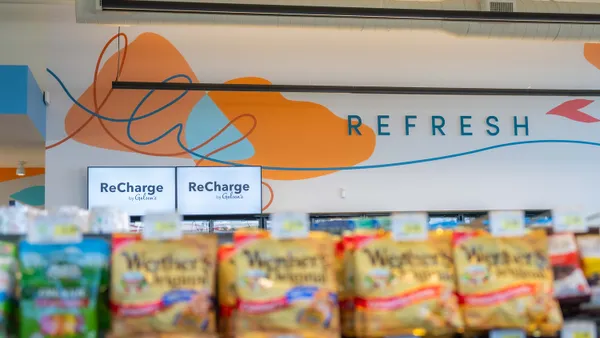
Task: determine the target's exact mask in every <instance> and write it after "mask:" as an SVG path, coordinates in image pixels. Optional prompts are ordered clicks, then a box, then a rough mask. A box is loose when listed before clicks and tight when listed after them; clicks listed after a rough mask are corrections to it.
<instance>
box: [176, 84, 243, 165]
mask: <svg viewBox="0 0 600 338" xmlns="http://www.w3.org/2000/svg"><path fill="white" fill-rule="evenodd" d="M227 123H229V119H228V118H227V116H225V114H223V112H222V111H221V109H219V107H217V105H216V104H215V103H214V101H213V100H212V99H211V98H210V96H208V95H204V97H203V98H202V99H201V100H200V101H199V102H198V103H197V104H196V106H194V109H192V112H191V113H190V115H189V117H188V120H187V122H186V124H185V138H186V143H187V147H188V148H189V149H192V148H194V147H195V146H197V145H199V144H202V143H203V142H205V141H206V140H208V139H209V138H211V137H212V136H214V135H215V134H216V133H218V132H219V130H221V128H223V127H225V126H226V125H227ZM241 137H242V134H241V133H240V131H239V130H238V129H237V128H236V127H235V126H234V125H231V126H229V127H227V129H225V131H223V133H222V134H221V135H219V136H217V137H216V138H215V139H214V140H212V141H211V142H209V143H208V144H206V145H204V146H203V147H201V148H199V149H197V150H196V151H194V152H195V153H197V154H201V155H206V154H208V153H210V152H211V151H213V150H215V149H218V148H220V147H222V146H224V145H226V144H228V143H231V142H234V141H236V140H238V139H240V138H241ZM252 156H254V147H253V146H252V143H250V141H248V139H244V140H242V141H241V142H239V143H236V144H234V145H233V146H231V147H228V148H226V149H223V150H221V151H219V152H218V153H215V154H213V155H211V157H212V158H215V159H218V160H221V161H236V160H245V159H248V158H250V157H252ZM194 158H195V159H199V158H200V157H198V156H194Z"/></svg>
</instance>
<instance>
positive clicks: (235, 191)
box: [188, 181, 250, 200]
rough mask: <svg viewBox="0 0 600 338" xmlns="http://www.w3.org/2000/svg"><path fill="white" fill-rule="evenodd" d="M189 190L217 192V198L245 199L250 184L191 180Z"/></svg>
mask: <svg viewBox="0 0 600 338" xmlns="http://www.w3.org/2000/svg"><path fill="white" fill-rule="evenodd" d="M188 191H189V192H200V193H201V192H205V191H207V192H210V193H214V194H215V198H216V199H218V200H241V199H244V193H246V192H248V191H250V185H249V184H241V183H235V184H233V183H229V184H227V183H219V182H217V181H210V182H206V183H204V184H202V183H196V182H190V183H189V184H188Z"/></svg>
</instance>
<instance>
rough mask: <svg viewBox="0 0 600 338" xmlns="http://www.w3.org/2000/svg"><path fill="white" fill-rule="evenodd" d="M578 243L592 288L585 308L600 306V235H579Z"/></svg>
mask: <svg viewBox="0 0 600 338" xmlns="http://www.w3.org/2000/svg"><path fill="white" fill-rule="evenodd" d="M577 245H578V246H579V252H580V254H581V261H582V263H583V264H582V265H583V273H584V275H585V277H586V278H587V281H588V283H589V285H590V288H591V293H592V297H591V299H590V302H589V303H587V304H583V305H582V308H584V309H598V308H600V235H591V234H590V235H580V236H577Z"/></svg>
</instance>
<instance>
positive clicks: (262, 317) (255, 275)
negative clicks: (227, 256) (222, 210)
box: [234, 231, 340, 337]
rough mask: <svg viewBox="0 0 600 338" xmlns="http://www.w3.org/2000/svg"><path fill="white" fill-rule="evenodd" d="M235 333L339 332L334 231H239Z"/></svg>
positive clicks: (321, 334)
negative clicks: (303, 234) (279, 234)
mask: <svg viewBox="0 0 600 338" xmlns="http://www.w3.org/2000/svg"><path fill="white" fill-rule="evenodd" d="M234 241H235V246H236V251H237V255H236V261H235V264H236V279H237V280H236V288H237V292H238V297H239V307H238V312H237V320H236V322H237V325H236V332H238V333H240V334H242V333H243V335H244V336H245V335H247V334H250V335H252V334H257V332H262V333H264V334H277V333H279V334H294V335H302V336H304V337H306V336H307V335H312V336H315V337H316V336H319V337H321V336H334V335H337V336H338V337H339V333H340V331H339V329H340V328H339V314H338V303H337V279H336V271H335V252H334V250H335V248H334V245H335V244H334V242H333V241H332V238H331V236H330V235H328V234H325V233H318V232H311V234H310V237H309V238H303V239H288V240H277V239H273V238H271V237H270V235H269V233H268V232H265V231H253V232H246V231H238V232H236V233H235V234H234Z"/></svg>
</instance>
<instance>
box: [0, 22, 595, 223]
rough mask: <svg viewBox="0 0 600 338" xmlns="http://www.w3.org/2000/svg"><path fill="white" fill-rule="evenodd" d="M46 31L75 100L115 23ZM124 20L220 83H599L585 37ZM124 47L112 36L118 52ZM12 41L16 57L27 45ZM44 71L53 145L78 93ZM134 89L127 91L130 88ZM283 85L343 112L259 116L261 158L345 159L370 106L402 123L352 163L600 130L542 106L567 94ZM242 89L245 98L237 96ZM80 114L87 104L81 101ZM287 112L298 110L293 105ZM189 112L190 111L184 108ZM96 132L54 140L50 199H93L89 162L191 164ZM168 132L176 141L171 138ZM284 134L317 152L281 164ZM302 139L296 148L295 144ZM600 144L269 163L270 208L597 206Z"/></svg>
mask: <svg viewBox="0 0 600 338" xmlns="http://www.w3.org/2000/svg"><path fill="white" fill-rule="evenodd" d="M66 12H68V13H67V14H65V15H70V16H71V22H73V21H74V13H73V12H72V11H70V10H67V11H66ZM20 25H22V24H20V23H12V22H8V23H5V22H0V28H2V29H0V32H2V33H0V42H2V43H3V45H6V44H7V43H8V44H9V45H15V44H16V45H17V46H15V48H16V49H14V50H19V51H20V52H19V53H23V52H29V51H30V52H33V53H36V52H37V51H38V50H39V49H35V48H39V46H36V47H31V45H30V44H29V43H22V42H19V41H20V40H19V41H16V40H15V39H13V38H10V34H7V33H5V32H6V28H8V29H15V28H18V27H21V26H20ZM44 30H46V32H45V34H46V36H48V39H49V40H48V41H46V42H45V43H44V44H43V49H44V51H43V52H41V54H40V55H43V56H44V59H45V60H47V61H46V64H47V66H48V67H49V68H51V69H52V70H53V71H54V72H56V73H57V74H58V75H59V77H60V78H61V80H62V81H64V83H65V85H66V86H67V87H68V89H69V90H70V91H71V93H72V94H73V96H74V97H75V98H79V97H80V96H81V95H82V94H83V93H84V91H85V90H86V89H87V88H88V87H89V86H90V85H91V83H92V79H93V69H94V66H95V63H96V58H97V56H98V54H99V52H100V50H101V49H102V46H103V45H104V43H105V42H106V41H107V40H108V39H109V38H110V37H111V36H112V35H113V34H115V33H116V28H115V27H101V26H93V25H75V24H71V23H47V24H46V25H45V26H44ZM123 31H124V32H125V33H127V34H128V37H129V40H130V43H131V42H132V41H133V40H134V39H135V38H136V37H137V36H138V34H139V33H140V32H144V31H151V32H155V33H158V34H160V35H161V36H162V37H164V38H165V39H167V40H169V41H170V42H171V43H172V44H173V46H174V47H175V48H176V49H177V50H178V52H179V53H180V54H181V55H183V57H184V58H185V60H186V61H187V64H189V66H190V68H191V70H192V72H193V73H194V74H195V75H196V77H197V78H198V80H199V81H201V82H217V83H219V82H224V81H228V80H231V79H235V78H240V77H246V76H251V77H261V78H265V79H268V80H269V81H271V82H272V83H276V84H348V85H390V86H391V85H398V86H449V87H513V88H530V87H531V88H595V87H596V83H597V76H598V72H599V70H598V69H596V68H595V67H594V66H593V65H591V64H590V63H588V62H587V61H586V59H585V58H584V55H583V48H584V45H583V44H582V43H565V42H561V43H558V42H557V43H548V42H538V41H521V40H492V39H489V40H484V39H458V38H455V37H451V36H448V35H445V34H443V33H436V32H401V31H356V30H353V31H343V30H338V29H283V28H279V29H273V28H258V27H207V26H201V27H165V26H160V27H159V26H157V27H129V28H124V29H123ZM31 35H32V31H31V30H30V31H28V32H25V33H24V34H22V35H21V40H26V41H30V40H28V39H30V38H31V39H36V38H34V37H33V36H31ZM7 36H9V37H7ZM115 50H116V49H115V46H114V45H112V46H111V47H110V51H111V52H110V53H108V55H110V54H112V53H114V52H115ZM14 53H15V55H17V52H14ZM28 57H30V58H31V59H23V60H27V61H28V62H35V63H36V65H37V66H36V68H38V69H40V68H42V67H40V64H39V61H40V60H39V58H34V57H33V56H28ZM3 58H5V59H7V60H8V61H6V62H7V63H11V62H14V61H15V60H17V58H16V57H15V56H11V55H8V56H6V57H5V56H0V62H4V59H3ZM140 60H141V61H140ZM148 60H154V59H152V58H149V59H148ZM137 62H138V65H140V67H142V68H143V67H147V72H148V73H152V72H155V71H156V69H157V67H158V68H160V67H163V66H162V65H161V64H160V63H159V62H151V61H143V59H138V61H137ZM126 67H127V66H126ZM108 71H109V70H108V69H107V70H106V72H108ZM125 72H127V69H125ZM38 74H39V72H38ZM106 74H109V73H106ZM140 74H144V73H140ZM106 76H108V75H106ZM148 76H150V75H148ZM129 80H136V79H129ZM42 82H43V83H45V84H46V87H47V89H49V90H50V91H51V92H52V96H53V103H52V104H51V106H50V107H49V111H48V123H47V128H48V130H47V135H48V141H47V143H48V144H52V143H55V142H56V141H58V140H60V139H61V138H63V137H64V136H65V135H66V131H65V116H66V115H67V111H68V110H69V109H71V107H72V102H71V101H70V100H69V98H68V97H67V96H66V95H65V94H64V92H63V91H62V89H61V88H60V86H59V85H58V84H57V83H56V81H54V80H53V79H48V78H46V79H45V80H44V81H42ZM106 83H108V82H106ZM105 90H108V87H107V88H105ZM134 94H135V93H131V92H130V93H127V94H123V95H134ZM135 95H137V94H135ZM285 97H286V98H288V99H290V100H301V101H308V102H313V103H317V104H320V105H322V106H324V107H326V108H327V109H328V110H329V111H331V112H332V113H333V114H335V115H337V116H339V117H340V118H341V119H340V120H339V121H337V123H338V124H337V125H335V126H334V127H331V128H329V129H327V131H326V132H324V131H323V130H317V129H314V130H306V129H305V130H304V131H303V132H299V131H297V130H295V129H294V128H292V127H293V123H295V122H294V116H295V117H297V116H298V114H291V115H289V117H286V119H284V120H285V121H284V122H285V123H281V124H280V126H281V129H277V128H271V129H268V128H266V127H263V126H269V125H270V122H269V121H270V120H269V119H270V118H269V117H265V118H264V119H266V120H265V121H264V122H262V123H261V121H258V124H257V125H258V126H260V127H257V128H262V129H256V132H255V136H254V137H255V141H252V140H250V141H251V142H252V143H253V144H254V143H256V142H258V141H261V142H262V141H265V142H266V141H268V140H269V138H270V137H271V138H272V147H271V148H269V147H265V146H262V148H260V149H258V148H256V147H258V146H256V144H258V143H256V144H255V148H256V149H255V151H258V152H260V153H261V154H266V155H264V156H263V157H262V158H263V159H264V158H266V159H267V160H266V162H260V163H252V164H259V165H271V166H315V165H316V166H319V167H320V166H327V167H331V166H334V167H335V166H336V165H335V163H336V161H338V160H340V161H342V160H343V159H344V158H349V157H352V156H353V155H352V152H353V149H351V148H350V147H345V146H344V144H349V143H344V142H354V141H352V140H353V139H350V138H351V137H352V138H354V137H355V136H347V135H346V128H345V120H344V119H345V118H346V116H347V115H350V114H356V115H360V116H361V117H363V120H364V122H365V123H366V124H368V125H369V126H371V128H372V129H374V130H376V128H377V126H376V115H378V114H386V115H390V116H392V118H391V121H390V126H391V127H390V129H391V130H392V135H391V136H378V137H376V146H375V148H374V151H373V153H372V155H371V156H367V158H365V161H364V162H363V163H353V165H380V164H384V163H390V162H403V161H414V160H419V159H424V158H430V157H439V156H446V155H449V154H456V153H463V152H468V151H472V150H476V149H481V148H486V147H490V146H494V145H499V144H506V143H512V142H526V141H540V140H545V141H548V140H554V141H556V140H562V141H565V140H567V141H576V142H582V141H584V142H600V136H598V133H597V128H599V126H598V125H596V124H595V123H588V124H586V123H580V122H574V121H571V120H568V119H566V118H563V117H559V116H553V115H547V114H546V113H547V112H548V111H550V110H551V109H553V108H555V107H556V106H558V105H560V104H561V103H563V102H565V101H568V98H511V97H505V98H498V97H496V98H492V97H426V96H413V97H410V96H377V95H364V96H360V95H323V94H319V95H315V94H312V95H310V94H289V95H288V94H286V95H285ZM592 99H593V98H592ZM112 100H113V101H114V100H116V99H112ZM233 100H234V101H235V100H236V99H235V97H234V98H233ZM239 102H246V103H245V104H246V106H245V107H246V108H247V109H248V110H252V111H256V112H257V113H261V112H263V111H264V110H265V109H270V108H268V107H266V106H265V107H263V108H261V107H262V106H261V104H264V102H263V101H261V97H260V96H258V101H256V104H255V105H254V106H249V105H248V103H247V101H244V100H242V99H240V101H239ZM261 102H262V103H261ZM216 103H217V105H221V106H220V108H221V109H222V110H223V109H225V108H224V107H223V105H222V103H219V102H216ZM119 104H120V103H118V102H112V101H111V102H109V104H108V106H112V107H113V108H114V109H116V108H115V107H121V108H122V107H123V106H119ZM155 104H158V103H156V102H155ZM240 104H241V103H240ZM234 107H235V104H234ZM310 107H312V108H314V107H316V106H310ZM238 108H239V107H238ZM312 108H311V109H312ZM315 109H317V108H315ZM598 109H600V105H598V104H594V103H592V104H590V105H589V106H587V107H585V108H583V110H584V111H585V112H587V113H589V114H591V115H594V114H596V112H597V111H598ZM183 110H184V109H183V108H182V109H181V110H180V111H179V112H181V111H183ZM300 110H301V111H302V109H300ZM74 113H77V112H76V109H75V110H74ZM79 113H82V112H81V111H80V112H79ZM109 113H111V114H116V115H114V116H117V115H118V116H122V115H123V114H127V112H126V111H117V110H113V111H112V112H109ZM279 113H282V114H290V113H289V112H286V111H279ZM182 114H184V116H187V115H185V114H187V111H186V112H183V113H182ZM411 114H414V115H418V126H417V127H415V128H414V130H413V131H414V134H411V136H409V137H407V136H405V135H404V134H403V130H404V129H403V128H404V123H403V120H402V118H403V116H404V115H411ZM432 115H442V116H444V117H445V118H446V120H447V122H448V124H449V127H450V125H451V124H453V125H454V126H455V127H454V129H452V130H450V129H449V130H450V131H451V132H448V133H447V135H446V136H444V137H434V136H432V135H431V132H430V130H429V124H421V121H426V120H427V119H429V118H430V117H431V116H432ZM460 115H471V116H473V119H472V124H473V130H474V131H475V135H473V136H460V135H459V132H458V131H457V130H458V129H457V127H456V126H457V124H458V121H459V116H460ZM488 115H495V116H498V118H499V119H500V125H501V127H502V131H503V132H502V133H500V134H499V135H498V136H495V137H492V136H489V135H487V134H486V133H485V120H484V119H482V118H483V117H485V116H488ZM286 116H288V115H286ZM319 116H321V115H319ZM512 116H519V117H523V116H528V117H529V124H530V135H529V136H527V137H525V136H514V135H512V134H511V133H508V132H506V133H505V132H504V131H506V130H507V128H508V127H509V126H507V125H505V123H507V122H506V121H508V122H510V118H511V117H512ZM596 116H599V115H598V114H596ZM173 119H174V118H173ZM161 121H163V120H161ZM164 121H167V122H169V121H170V122H169V123H171V122H173V123H175V122H177V121H175V120H173V121H171V120H168V119H167V120H164ZM315 123H316V122H315ZM236 126H237V125H236ZM271 127H272V126H271ZM115 128H117V129H118V128H121V127H115ZM122 128H125V127H122ZM148 128H149V129H148ZM148 128H146V129H145V130H151V131H148V132H147V133H145V134H144V135H138V137H139V138H140V139H144V138H145V139H148V138H152V137H156V136H158V135H160V133H158V134H156V131H155V130H154V129H152V128H155V127H148ZM238 128H241V127H240V126H238ZM288 128H289V129H288ZM117 129H115V130H117ZM166 129H167V125H165V130H166ZM120 130H121V131H123V130H124V129H120ZM278 130H283V131H284V136H285V135H288V136H289V138H287V139H286V138H285V137H283V138H280V137H279V136H281V135H279V136H277V135H276V133H277V132H278ZM87 133H88V134H86V136H85V137H84V138H82V139H80V140H79V141H75V140H69V141H67V142H65V143H64V144H62V145H61V146H59V147H56V148H53V149H52V150H49V151H48V152H47V156H46V170H47V177H48V180H47V184H46V203H47V204H48V205H49V206H54V205H60V204H75V205H82V206H84V205H85V200H86V180H85V168H86V167H87V166H89V165H115V166H116V165H119V166H120V165H193V164H194V162H193V161H192V160H191V159H190V158H171V157H156V156H146V155H142V154H135V153H134V152H131V151H122V150H115V149H117V148H118V147H117V146H115V145H114V144H113V145H111V144H110V142H108V141H106V136H105V135H103V134H102V132H101V129H98V127H95V128H92V129H91V130H88V131H87ZM152 133H154V134H152ZM285 133H287V134H285ZM329 133H331V134H329ZM411 133H412V131H411ZM333 134H335V135H336V137H337V140H342V141H341V142H342V143H340V144H341V145H337V148H336V147H333V146H331V147H329V148H331V149H329V148H328V146H330V145H331V144H330V143H329V139H330V138H331V137H333V136H331V135H333ZM293 138H297V139H300V140H301V139H303V138H306V140H312V139H315V138H316V139H319V138H320V139H323V143H322V145H318V146H313V147H314V149H307V148H306V147H308V146H309V143H310V142H306V147H305V148H302V147H300V146H301V145H302V144H300V145H299V144H298V142H295V141H290V139H293ZM259 139H260V140H259ZM86 140H87V141H86ZM94 140H101V141H102V142H104V143H103V144H105V145H106V146H105V147H104V148H100V147H97V146H94V142H95V141H94ZM98 142H100V141H98ZM127 142H129V141H127ZM170 142H175V141H174V139H172V140H171V141H170ZM286 142H290V145H293V146H294V147H298V148H297V149H299V150H298V154H299V156H300V157H299V158H300V159H301V160H302V159H307V160H306V161H305V163H300V164H298V163H292V164H290V163H287V164H286V163H284V164H283V165H282V164H281V163H278V158H277V156H276V154H277V151H284V150H285V149H286V148H285V143H286ZM190 146H191V145H190ZM173 147H176V143H175V144H174V145H173V144H168V145H164V146H163V148H165V149H167V148H168V149H172V148H173ZM292 148H293V147H292ZM292 148H287V149H290V151H292V150H291V149H292ZM282 149H283V150H282ZM294 149H296V148H294ZM599 150H600V148H598V147H597V145H584V144H580V143H551V142H547V143H534V144H525V145H514V146H509V147H503V148H498V149H494V150H489V151H485V152H479V153H475V154H471V155H468V156H462V157H456V158H452V159H445V160H440V161H433V162H426V163H420V164H411V165H404V166H394V167H386V168H377V169H368V170H344V171H337V172H333V173H330V174H328V175H324V176H319V177H313V178H304V179H289V177H288V179H285V180H281V179H273V177H275V176H277V174H276V173H267V175H265V177H266V178H265V180H264V181H265V182H266V183H268V184H270V185H271V186H272V187H273V190H274V191H275V198H274V201H273V203H272V205H271V207H270V208H269V209H268V210H267V211H269V212H273V211H277V210H290V209H295V210H305V211H311V212H336V211H337V212H341V211H375V210H381V211H389V210H450V209H452V210H469V209H502V208H549V207H553V206H557V205H583V206H585V207H586V208H588V209H589V210H596V209H597V208H598V205H597V203H596V202H595V196H596V191H597V190H598V188H600V181H599V180H598V178H597V176H596V175H595V170H594V169H595V168H596V167H597V165H598V164H599V163H600V157H598V151H599ZM314 151H318V152H321V155H320V156H321V157H319V158H316V159H315V158H313V159H311V160H310V161H309V160H308V158H309V155H307V154H311V152H314ZM249 161H250V160H249ZM300 162H302V161H300ZM342 162H343V161H342ZM245 163H251V161H250V162H245ZM323 163H325V164H326V165H323ZM332 163H333V165H331V164H332ZM340 189H345V191H346V192H347V195H346V198H345V199H343V198H341V197H340ZM264 198H265V202H264V203H265V204H266V201H268V200H269V193H268V192H267V191H265V192H264Z"/></svg>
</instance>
